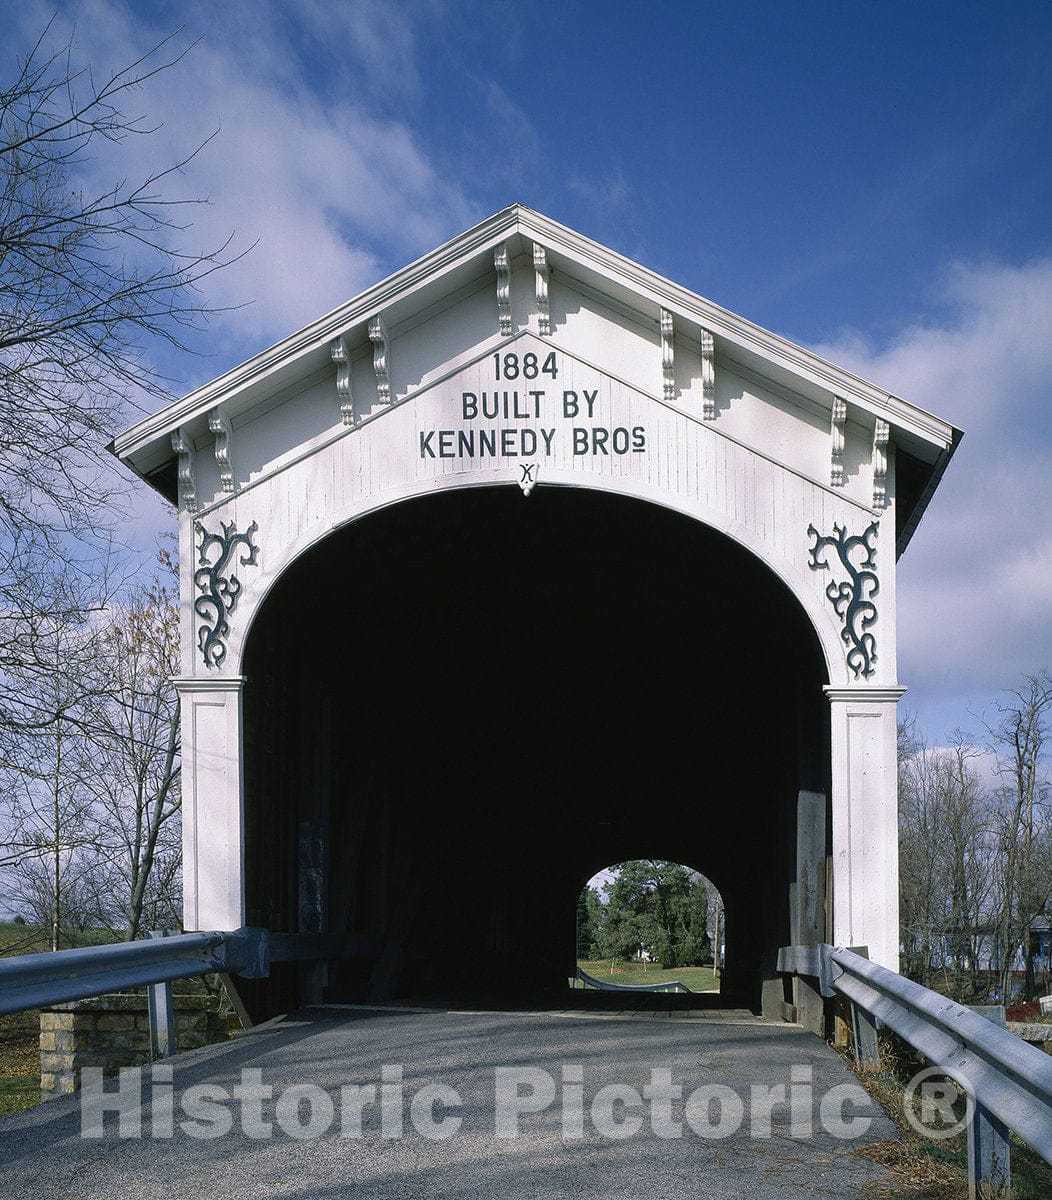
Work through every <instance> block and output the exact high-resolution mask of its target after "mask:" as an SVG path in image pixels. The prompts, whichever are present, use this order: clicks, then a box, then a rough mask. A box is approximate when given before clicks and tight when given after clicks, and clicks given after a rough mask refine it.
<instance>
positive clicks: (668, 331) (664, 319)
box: [661, 308, 676, 400]
mask: <svg viewBox="0 0 1052 1200" xmlns="http://www.w3.org/2000/svg"><path fill="white" fill-rule="evenodd" d="M674 338H675V326H674V325H673V322H672V314H671V313H670V312H669V311H668V309H667V308H663V309H662V310H661V385H662V386H661V393H662V395H663V396H664V397H665V399H666V400H675V398H676V348H675V344H674Z"/></svg>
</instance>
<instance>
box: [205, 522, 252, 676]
mask: <svg viewBox="0 0 1052 1200" xmlns="http://www.w3.org/2000/svg"><path fill="white" fill-rule="evenodd" d="M219 525H220V528H221V529H222V530H223V532H222V533H221V534H220V533H209V532H208V530H207V529H205V527H204V526H203V525H202V524H201V522H200V521H195V522H194V531H195V533H196V534H197V535H198V537H199V538H200V539H201V541H200V545H199V546H198V553H197V564H198V565H197V570H196V571H195V572H194V585H195V586H196V587H197V588H198V590H199V591H201V592H202V593H203V595H200V596H198V597H197V599H196V600H195V601H194V612H195V613H197V615H198V617H200V619H201V625H200V628H199V629H198V633H197V645H198V648H199V649H200V651H201V654H202V655H203V656H204V660H205V666H208V667H218V666H221V665H222V663H223V659H224V658H226V638H227V636H228V635H229V633H230V622H229V620H228V618H229V616H230V614H231V613H233V611H234V610H235V609H236V608H237V601H238V597H239V596H240V595H241V580H240V579H238V577H237V576H236V575H235V574H234V572H233V571H231V570H229V567H230V565H231V559H232V558H233V556H234V552H235V550H237V548H238V547H239V546H240V547H241V548H242V554H241V563H240V565H241V566H243V567H254V566H257V565H258V559H257V557H256V556H257V555H258V554H259V547H258V546H257V545H256V544H255V542H254V541H253V540H252V535H253V534H254V533H256V531H257V530H258V528H259V526H258V525H257V524H256V522H255V521H253V522H252V524H251V525H250V526H249V527H248V529H246V530H245V532H244V533H238V532H237V528H236V525H235V523H234V522H233V521H231V522H230V523H229V524H228V523H227V522H226V521H220V522H219ZM217 551H218V553H216V552H217Z"/></svg>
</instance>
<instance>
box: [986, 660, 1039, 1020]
mask: <svg viewBox="0 0 1052 1200" xmlns="http://www.w3.org/2000/svg"><path fill="white" fill-rule="evenodd" d="M997 709H998V717H997V719H996V720H995V721H993V722H991V723H989V724H988V725H987V732H988V733H989V736H990V745H991V748H992V749H993V751H994V753H995V754H996V755H997V764H998V775H999V778H1000V786H999V788H998V790H997V798H996V799H997V806H996V837H997V857H996V885H997V902H996V906H995V913H994V932H995V939H996V946H997V958H998V963H999V967H1000V975H1001V978H1000V989H1001V995H1002V996H1004V997H1006V998H1007V997H1009V996H1010V995H1011V991H1012V970H1013V965H1014V963H1015V961H1016V959H1017V956H1018V955H1019V954H1020V952H1022V954H1023V955H1024V958H1025V961H1026V964H1027V993H1028V995H1027V998H1028V999H1029V998H1031V997H1032V993H1033V977H1032V972H1031V969H1030V953H1029V950H1030V929H1031V926H1032V924H1033V922H1034V920H1035V918H1037V917H1039V916H1041V915H1042V914H1043V913H1046V912H1047V911H1048V910H1049V906H1050V903H1052V806H1050V803H1049V799H1050V798H1049V779H1048V774H1047V754H1048V738H1049V721H1050V718H1052V676H1050V675H1049V672H1048V671H1047V670H1044V671H1041V672H1039V673H1038V674H1035V675H1025V676H1024V677H1023V680H1022V683H1021V685H1020V686H1019V687H1018V688H1015V689H1013V690H1011V691H1010V692H1009V693H1008V698H1007V699H1006V700H1004V701H1002V702H1001V703H999V704H998V706H997Z"/></svg>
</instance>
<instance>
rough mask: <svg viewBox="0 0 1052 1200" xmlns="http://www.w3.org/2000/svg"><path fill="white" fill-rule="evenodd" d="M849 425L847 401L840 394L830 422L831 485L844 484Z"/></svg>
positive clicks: (835, 400)
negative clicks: (845, 432)
mask: <svg viewBox="0 0 1052 1200" xmlns="http://www.w3.org/2000/svg"><path fill="white" fill-rule="evenodd" d="M846 425H847V401H846V400H841V399H840V397H839V396H834V397H833V417H832V421H831V422H830V427H829V436H830V440H831V444H832V448H831V450H830V456H829V484H830V486H831V487H843V486H844V440H845V439H844V429H845V426H846Z"/></svg>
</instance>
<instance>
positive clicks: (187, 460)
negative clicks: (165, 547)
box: [172, 425, 197, 513]
mask: <svg viewBox="0 0 1052 1200" xmlns="http://www.w3.org/2000/svg"><path fill="white" fill-rule="evenodd" d="M172 449H173V450H174V451H175V453H176V454H177V455H178V456H179V465H178V468H177V471H176V479H177V480H178V489H179V496H178V500H179V507H180V508H185V509H186V511H187V512H190V513H192V512H197V483H196V482H195V480H194V444H193V442H192V441H190V435H189V434H188V433H187V432H186V427H185V426H184V425H180V426H179V428H178V429H177V430H176V431H175V432H174V433H173V434H172Z"/></svg>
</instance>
